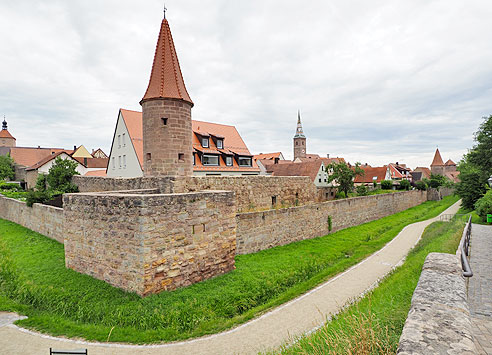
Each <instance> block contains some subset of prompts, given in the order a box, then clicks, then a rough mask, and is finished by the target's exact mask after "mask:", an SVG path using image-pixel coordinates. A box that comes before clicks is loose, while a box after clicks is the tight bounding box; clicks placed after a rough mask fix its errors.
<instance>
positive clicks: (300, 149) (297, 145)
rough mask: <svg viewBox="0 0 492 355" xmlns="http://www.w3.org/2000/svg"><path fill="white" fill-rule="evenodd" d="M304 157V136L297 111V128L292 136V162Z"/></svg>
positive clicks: (299, 114) (299, 113)
mask: <svg viewBox="0 0 492 355" xmlns="http://www.w3.org/2000/svg"><path fill="white" fill-rule="evenodd" d="M305 157H306V136H305V135H304V132H303V130H302V123H301V112H300V111H299V110H298V111H297V128H296V134H295V136H294V160H296V159H297V158H305Z"/></svg>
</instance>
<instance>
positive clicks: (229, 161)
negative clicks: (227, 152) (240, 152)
mask: <svg viewBox="0 0 492 355" xmlns="http://www.w3.org/2000/svg"><path fill="white" fill-rule="evenodd" d="M226 165H227V166H232V157H227V156H226Z"/></svg>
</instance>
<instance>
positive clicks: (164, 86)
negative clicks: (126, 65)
mask: <svg viewBox="0 0 492 355" xmlns="http://www.w3.org/2000/svg"><path fill="white" fill-rule="evenodd" d="M158 98H166V99H181V100H184V101H187V102H189V103H190V104H191V105H193V101H191V98H190V96H189V95H188V91H186V87H185V84H184V80H183V76H182V74H181V69H180V68H179V62H178V56H177V54H176V49H175V48H174V42H173V37H172V35H171V29H170V28H169V23H168V22H167V20H166V19H165V18H164V19H163V20H162V23H161V30H160V32H159V39H158V40H157V46H156V49H155V55H154V63H153V64H152V73H151V74H150V80H149V86H148V87H147V91H146V92H145V95H144V97H143V98H142V101H140V104H142V102H143V101H146V100H150V99H158Z"/></svg>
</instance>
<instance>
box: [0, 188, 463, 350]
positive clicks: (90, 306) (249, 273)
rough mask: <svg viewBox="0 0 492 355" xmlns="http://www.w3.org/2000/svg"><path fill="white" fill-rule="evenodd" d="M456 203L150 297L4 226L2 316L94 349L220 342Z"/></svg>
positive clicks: (241, 260) (255, 259) (268, 255)
mask: <svg viewBox="0 0 492 355" xmlns="http://www.w3.org/2000/svg"><path fill="white" fill-rule="evenodd" d="M456 201H457V198H456V197H447V198H445V199H444V200H443V201H439V202H435V201H429V202H426V203H423V204H421V205H419V206H416V207H413V208H410V209H408V210H406V211H403V212H400V213H397V214H395V215H391V216H388V217H385V218H382V219H380V220H377V221H373V222H369V223H366V224H363V225H360V226H357V227H352V228H347V229H345V230H342V231H339V232H336V233H333V234H330V235H327V236H324V237H320V238H315V239H311V240H305V241H301V242H297V243H292V244H290V245H286V246H281V247H276V248H272V249H269V250H265V251H261V252H258V253H255V254H249V255H239V256H237V257H236V270H234V271H232V272H230V273H228V274H226V275H223V276H219V277H216V278H214V279H211V280H207V281H204V282H200V283H198V284H195V285H192V286H190V287H186V288H183V289H179V290H176V291H173V292H162V293H160V294H158V295H152V296H149V297H146V298H140V297H139V296H137V295H135V294H131V293H126V292H124V291H122V290H119V289H117V288H114V287H111V286H109V285H108V284H106V283H105V282H103V281H100V280H96V279H93V278H91V277H89V276H87V275H82V274H79V273H77V272H75V271H73V270H69V269H66V268H65V262H64V251H63V245H62V244H59V243H57V242H56V241H53V240H50V239H48V238H46V237H44V236H42V235H40V234H37V233H35V232H32V231H30V230H28V229H26V228H23V227H21V226H19V225H16V224H14V223H11V222H8V221H4V220H0V310H10V311H18V312H20V313H22V314H25V315H27V316H28V317H29V318H28V319H26V320H22V321H20V322H19V323H18V324H20V325H22V326H24V327H27V328H31V329H36V330H39V331H42V332H46V333H50V334H53V335H65V336H68V337H83V338H85V339H88V340H97V341H108V335H109V334H110V332H111V336H110V337H109V341H115V342H116V341H118V342H130V343H155V342H162V341H173V340H179V339H186V338H190V337H197V336H200V335H204V334H210V333H216V332H219V331H222V330H225V329H227V328H230V327H232V326H235V325H237V324H240V323H243V322H245V321H247V320H249V319H251V318H253V317H255V316H257V315H258V314H260V313H261V312H264V311H265V310H267V309H270V308H272V307H274V306H277V305H279V304H282V303H284V302H286V301H288V300H290V299H292V298H294V297H296V296H298V295H300V294H302V293H304V292H306V291H308V290H310V289H312V288H313V287H315V286H316V285H318V284H319V283H321V282H323V281H325V280H326V279H328V278H330V277H332V276H334V275H336V274H337V273H339V272H341V271H343V270H346V269H347V268H349V267H350V266H352V265H354V264H356V263H357V262H359V261H361V260H362V259H364V258H365V257H367V256H368V255H370V254H372V253H373V252H375V251H377V250H379V249H380V248H381V247H383V246H384V245H385V244H386V243H387V242H389V241H390V240H391V239H393V238H394V237H395V236H396V235H397V234H398V232H399V231H400V230H401V229H402V228H403V227H405V226H406V225H408V224H410V223H413V222H416V221H420V220H424V219H428V218H431V217H434V216H437V215H438V214H439V213H440V212H442V211H444V210H445V209H446V208H447V207H449V206H450V205H451V204H453V203H454V202H456Z"/></svg>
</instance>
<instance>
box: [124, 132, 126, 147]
mask: <svg viewBox="0 0 492 355" xmlns="http://www.w3.org/2000/svg"><path fill="white" fill-rule="evenodd" d="M125 146H126V142H125V133H123V147H125Z"/></svg>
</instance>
